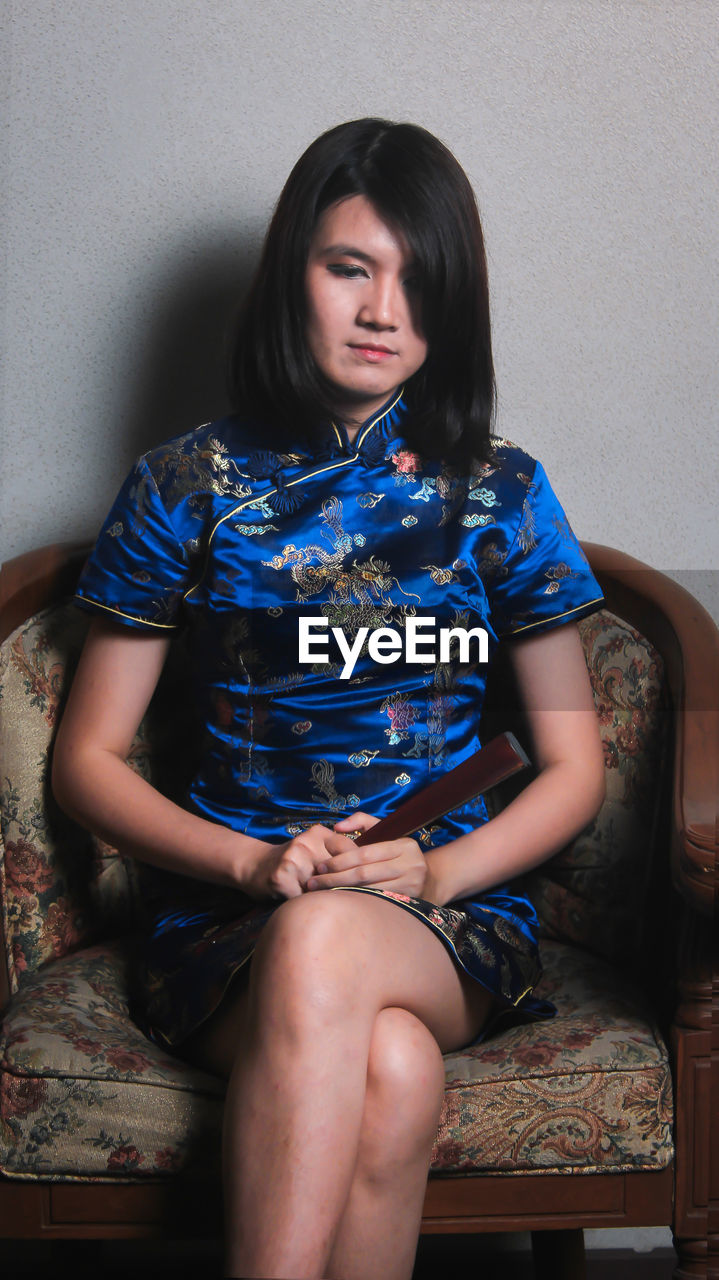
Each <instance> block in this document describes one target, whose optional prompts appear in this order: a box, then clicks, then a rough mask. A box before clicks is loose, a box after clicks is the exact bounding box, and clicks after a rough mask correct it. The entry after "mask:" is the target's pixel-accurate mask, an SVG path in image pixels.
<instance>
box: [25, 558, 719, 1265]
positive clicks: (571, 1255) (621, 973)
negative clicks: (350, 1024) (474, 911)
mask: <svg viewBox="0 0 719 1280" xmlns="http://www.w3.org/2000/svg"><path fill="white" fill-rule="evenodd" d="M585 550H586V551H587V553H588V555H589V558H590V562H591V564H592V567H593V569H594V572H595V573H596V574H597V576H598V577H599V579H600V582H601V584H602V586H603V589H604V591H605V595H606V601H607V606H606V609H605V610H603V611H602V612H600V613H599V614H596V615H594V616H592V617H590V618H588V619H585V620H584V621H583V622H582V623H581V624H580V629H581V633H582V638H583V642H584V646H585V652H586V655H587V662H588V666H589V670H590V674H591V677H592V682H593V686H594V692H595V699H596V703H597V712H598V716H599V720H600V725H601V731H602V736H603V740H604V747H605V759H606V765H607V783H608V788H607V800H606V802H605V805H604V807H603V809H602V811H601V813H600V815H599V817H598V818H597V819H596V820H595V822H594V823H592V824H591V825H590V827H589V828H588V829H587V830H586V831H585V832H583V833H582V834H581V835H580V836H579V837H578V838H577V839H576V840H575V841H574V842H573V844H572V846H571V847H570V848H569V849H568V850H565V851H564V852H563V853H562V854H560V855H558V856H557V857H556V858H554V859H552V860H551V862H549V863H547V864H545V866H544V867H542V868H540V869H539V870H538V871H537V872H535V873H533V875H532V876H531V877H530V880H531V884H530V885H529V886H528V887H529V891H530V893H531V894H532V896H533V898H534V901H535V903H536V905H537V908H538V910H539V913H540V917H541V920H542V931H543V934H544V938H545V941H544V945H543V954H544V959H545V976H544V978H543V980H542V988H541V994H542V995H544V996H546V997H548V998H550V999H552V1000H553V1001H554V1002H555V1004H556V1005H557V1007H558V1016H557V1017H556V1018H555V1019H554V1020H552V1021H551V1022H549V1023H546V1024H541V1025H537V1024H533V1025H519V1026H514V1027H512V1028H511V1029H508V1030H505V1031H504V1032H501V1033H499V1034H498V1035H496V1036H495V1037H494V1038H492V1039H490V1040H488V1041H487V1042H486V1043H485V1044H480V1045H476V1046H473V1047H470V1048H468V1049H466V1050H464V1051H462V1052H460V1053H455V1054H449V1055H447V1058H446V1074H447V1091H446V1101H445V1109H444V1112H443V1115H442V1119H441V1123H440V1128H439V1132H438V1135H437V1141H436V1144H435V1150H434V1156H433V1163H432V1170H431V1175H430V1179H429V1182H428V1187H427V1195H426V1201H425V1210H424V1219H423V1231H425V1232H454V1233H457V1232H473V1233H475V1232H484V1231H487V1232H491V1231H517V1230H527V1231H531V1232H532V1238H533V1245H534V1252H535V1266H536V1270H537V1274H538V1275H541V1276H543V1275H547V1276H550V1275H551V1276H552V1277H554V1278H556V1280H560V1278H561V1277H562V1276H567V1277H569V1276H570V1275H571V1276H572V1277H573V1278H574V1277H577V1278H579V1277H581V1276H582V1274H583V1247H582V1237H581V1232H582V1229H583V1228H585V1227H590V1226H591V1227H614V1226H651V1225H662V1224H671V1226H672V1228H673V1231H674V1238H675V1244H676V1248H677V1253H678V1264H677V1269H676V1271H675V1277H676V1278H677V1280H689V1278H690V1277H697V1278H698V1277H702V1278H709V1277H714V1276H716V1275H718V1274H719V1111H718V1108H717V1103H718V1102H719V957H718V955H717V951H718V946H717V931H716V905H717V888H718V886H719V865H718V844H719V831H718V827H717V808H718V804H719V633H718V632H717V629H716V627H715V626H714V624H713V622H712V620H711V618H710V617H709V616H708V614H707V613H706V612H705V611H704V610H703V609H702V608H701V606H700V605H699V604H698V603H697V602H696V601H695V600H694V599H693V598H692V597H691V596H690V595H689V594H688V593H687V592H686V591H684V590H683V589H682V588H681V587H679V586H678V585H677V584H676V583H674V582H672V581H671V580H669V579H668V578H666V577H664V576H663V575H661V574H659V573H657V572H655V571H654V570H651V569H649V568H647V567H646V566H645V565H642V564H641V563H640V562H639V561H637V560H634V559H632V558H631V557H629V556H627V555H624V554H623V553H621V552H618V551H613V550H610V549H608V548H605V547H598V546H587V547H585ZM82 559H83V551H82V548H79V547H77V546H72V545H69V546H54V547H51V548H44V549H42V551H39V552H32V553H29V554H28V555H26V556H20V557H18V558H17V559H16V560H13V561H10V562H9V563H8V564H6V565H5V566H4V568H3V569H2V572H1V573H0V642H1V647H0V834H1V836H2V842H3V845H2V848H0V894H1V896H2V928H3V935H4V937H3V945H2V949H1V951H0V1002H1V1004H2V1007H3V1008H4V1010H5V1018H4V1022H3V1027H2V1037H1V1038H0V1237H2V1236H4V1237H6V1238H10V1237H14V1238H38V1237H43V1238H48V1239H63V1238H64V1239H68V1238H69V1239H73V1238H76V1239H81V1238H83V1239H87V1238H96V1239H103V1238H104V1239H112V1238H121V1237H148V1236H156V1235H165V1236H175V1237H180V1236H182V1235H186V1234H188V1233H191V1234H197V1233H199V1234H201V1233H203V1232H213V1231H215V1230H217V1229H218V1225H219V1223H218V1213H217V1208H216V1205H217V1201H218V1195H217V1176H218V1169H219V1160H218V1156H219V1132H220V1117H221V1110H222V1084H221V1082H220V1081H219V1080H217V1079H215V1078H214V1077H212V1076H210V1075H207V1074H205V1073H203V1072H201V1071H199V1070H197V1069H195V1068H192V1067H190V1066H188V1065H187V1064H185V1063H183V1062H181V1061H180V1060H178V1059H176V1058H174V1057H172V1056H170V1055H169V1054H167V1053H165V1052H163V1051H162V1050H161V1049H159V1048H158V1047H157V1046H155V1045H152V1044H150V1043H149V1042H148V1041H147V1040H145V1039H144V1037H143V1036H142V1035H141V1033H140V1032H139V1031H138V1030H137V1028H136V1027H135V1026H134V1024H133V1023H132V1021H131V1019H130V1016H129V1012H128V1008H129V1003H130V998H131V992H130V990H129V987H128V972H129V961H130V957H131V949H132V945H133V932H134V931H136V929H137V927H138V919H139V916H140V913H141V896H142V893H141V883H140V881H139V880H138V876H137V871H136V868H135V867H134V866H133V865H131V864H128V863H126V862H125V860H124V859H123V858H122V857H120V856H119V855H118V854H117V853H116V851H114V850H112V849H109V848H108V847H107V846H105V845H103V844H102V843H101V842H99V841H97V840H96V839H94V838H93V837H92V836H90V835H89V834H87V833H86V832H83V831H81V830H80V829H79V828H77V827H76V826H74V824H73V823H71V822H70V821H69V820H68V819H67V818H65V817H64V816H63V815H62V814H61V813H60V812H59V810H58V809H57V806H56V805H55V804H54V801H53V799H52V796H51V794H50V791H49V784H48V753H49V752H50V751H51V748H52V738H53V732H54V726H55V724H56V722H57V719H58V715H59V711H60V709H61V706H62V701H63V698H64V696H65V693H66V690H67V687H68V685H69V679H70V676H71V672H72V667H73V664H74V662H75V660H76V657H77V654H78V652H79V648H80V646H81V643H82V638H83V634H84V630H85V627H86V625H87V622H86V620H85V619H84V618H83V617H82V616H81V615H80V613H79V611H77V610H75V609H74V608H73V607H72V606H71V605H70V604H69V603H68V601H67V599H66V597H67V595H68V593H71V591H72V589H73V586H74V582H75V580H76V577H77V574H78V571H79V568H80V565H81V563H82ZM181 658H182V655H181V651H180V650H179V649H178V651H177V653H176V654H175V656H174V659H173V661H172V662H171V663H170V664H169V666H168V670H167V671H166V673H165V675H164V676H163V681H162V683H161V686H160V688H159V689H158V692H157V695H156V697H155V700H154V702H153V705H152V706H151V708H150V711H149V712H148V716H147V717H146V720H145V722H144V723H143V726H141V729H140V731H139V733H138V737H137V739H136V741H135V743H134V745H133V748H132V753H131V764H132V766H133V767H134V768H137V769H139V770H142V771H143V772H145V773H146V774H147V775H148V776H150V777H152V778H153V779H154V780H155V781H156V782H157V784H158V785H160V786H163V787H169V788H172V785H173V772H174V770H173V764H172V762H173V758H174V755H175V754H176V750H177V745H178V743H179V744H180V746H181V744H182V739H183V734H185V735H187V733H188V729H187V727H186V726H185V725H184V723H183V712H182V709H183V706H184V701H185V699H184V695H183V682H184V676H183V670H182V660H181ZM181 695H183V696H181ZM516 714H517V713H516V707H515V703H514V701H513V696H512V690H511V687H510V685H509V682H508V679H507V677H506V675H503V674H502V673H501V672H498V673H497V676H496V678H495V679H494V685H493V689H492V694H491V698H490V700H489V707H488V712H487V718H488V721H489V722H491V721H492V720H494V722H495V727H499V728H510V727H514V726H516ZM485 736H489V732H487V733H486V734H485ZM519 736H520V738H521V730H520V732H519ZM507 785H509V784H507ZM500 800H501V793H500Z"/></svg>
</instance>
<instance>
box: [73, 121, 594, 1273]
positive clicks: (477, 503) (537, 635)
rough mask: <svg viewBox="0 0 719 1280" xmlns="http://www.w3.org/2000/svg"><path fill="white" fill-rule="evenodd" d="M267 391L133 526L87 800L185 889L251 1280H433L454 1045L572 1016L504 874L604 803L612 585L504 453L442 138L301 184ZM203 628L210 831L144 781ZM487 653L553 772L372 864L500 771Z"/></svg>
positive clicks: (84, 789) (348, 143)
mask: <svg viewBox="0 0 719 1280" xmlns="http://www.w3.org/2000/svg"><path fill="white" fill-rule="evenodd" d="M234 386H235V394H236V404H237V412H236V413H235V414H234V415H232V416H230V417H228V418H226V419H223V420H222V421H220V422H219V423H213V424H209V425H208V426H206V427H202V428H199V430H198V431H196V432H192V433H190V434H189V435H187V436H183V437H181V438H180V439H178V440H173V441H170V442H169V444H167V445H164V446H161V447H160V448H159V449H156V450H154V451H152V452H151V453H150V454H148V455H146V456H145V457H144V458H143V459H141V460H140V461H139V463H138V464H137V466H136V468H135V469H134V471H133V472H132V474H131V476H130V477H129V478H128V481H127V482H126V484H125V486H124V488H123V490H122V491H121V494H120V496H119V498H118V500H117V502H116V504H115V506H114V507H113V510H112V511H111V513H110V516H109V517H108V520H107V522H106V524H105V527H104V529H103V532H102V534H101V537H100V539H99V541H98V545H97V548H96V550H95V552H94V554H93V556H92V557H91V560H90V562H89V564H88V566H87V567H86V570H85V572H84V575H83V578H82V581H81V584H80V587H79V592H78V595H79V599H80V603H81V604H82V605H83V606H84V607H86V608H89V609H91V610H93V611H94V612H95V614H96V619H95V621H94V622H93V625H92V628H91V631H90V634H89V638H88V641H87V646H86V649H85V651H84V654H83V658H82V661H81V664H80V668H79V670H78V673H77V677H76V680H75V684H74V687H73V690H72V695H71V699H70V702H69V704H68V707H67V710H66V713H65V716H64V720H63V723H62V726H61V730H60V734H59V737H58V741H57V747H56V752H55V765H54V785H55V789H56V793H57V795H58V798H59V800H60V802H61V803H62V804H63V806H64V807H65V808H66V809H67V810H68V811H69V812H70V813H72V814H73V815H74V816H75V817H76V818H78V819H79V820H80V821H82V822H84V823H85V824H86V825H88V826H90V827H92V828H93V829H95V830H96V831H97V832H98V833H99V834H100V835H101V836H102V837H103V838H104V839H106V840H108V841H110V842H112V843H113V844H115V845H118V846H119V847H120V848H122V849H123V851H126V852H129V853H132V854H135V855H136V856H137V857H138V858H139V859H140V860H141V861H142V862H143V863H145V864H148V865H147V868H146V870H147V872H148V874H149V876H150V877H151V878H153V877H154V879H152V883H151V885H150V887H149V888H148V891H147V893H148V901H149V904H150V913H151V916H152V930H151V936H150V939H149V941H148V948H147V956H146V968H145V974H144V989H145V994H144V1007H143V1009H141V1010H140V1011H139V1015H138V1016H139V1017H140V1018H141V1019H142V1020H143V1022H144V1025H145V1026H146V1028H147V1030H148V1034H150V1035H151V1036H153V1037H154V1038H155V1039H157V1040H159V1041H160V1042H162V1043H164V1044H168V1045H172V1046H174V1047H176V1049H177V1051H178V1052H180V1053H182V1054H183V1055H185V1056H186V1057H188V1058H189V1059H191V1060H192V1061H195V1062H198V1063H201V1064H202V1065H204V1066H206V1067H209V1068H210V1069H212V1070H215V1071H217V1072H219V1073H222V1074H224V1075H225V1076H227V1078H228V1091H227V1103H226V1111H225V1132H224V1176H225V1217H226V1222H227V1270H228V1274H229V1275H241V1276H247V1277H250V1276H255V1277H257V1276H283V1277H317V1276H326V1277H327V1276H329V1277H333V1278H335V1277H341V1278H342V1280H359V1278H360V1277H369V1276H377V1275H381V1276H385V1277H407V1276H409V1275H410V1274H411V1270H412V1263H413V1258H414V1253H415V1248H416V1241H417V1233H418V1227H419V1220H420V1214H421V1207H422V1201H423V1193H424V1186H425V1180H426V1175H427V1166H428V1161H429V1156H430V1151H431V1147H432V1142H433V1138H434V1135H435V1132H436V1127H437V1122H438V1117H439V1111H440V1106H441V1102H442V1096H443V1081H444V1077H443V1070H442V1057H441V1054H442V1052H446V1051H449V1050H452V1049H457V1048H458V1047H460V1046H462V1045H466V1044H467V1043H469V1042H471V1041H473V1040H474V1039H476V1038H477V1037H478V1036H480V1035H482V1034H484V1033H486V1029H487V1025H488V1022H489V1020H490V1019H494V1018H495V1017H496V1016H498V1015H499V1014H501V1013H502V1012H506V1011H508V1010H509V1011H511V1010H519V1011H520V1012H522V1013H523V1014H525V1015H526V1016H529V1017H532V1016H543V1015H546V1014H548V1013H551V1009H548V1008H547V1006H546V1005H542V1003H541V1002H539V1001H537V1000H535V999H534V998H533V997H532V995H531V990H532V987H533V985H534V983H535V982H536V979H537V977H538V974H539V964H538V959H537V949H536V917H535V916H534V913H533V911H532V908H531V905H530V904H529V903H528V902H527V900H526V899H525V898H524V897H522V896H521V894H519V893H517V892H516V891H515V892H512V891H511V889H508V888H506V887H505V882H506V881H509V880H511V879H513V878H514V877H515V876H517V875H519V874H520V873H521V872H523V871H525V870H527V869H528V868H530V867H532V866H534V865H536V864H537V863H538V862H540V861H542V860H543V859H544V858H546V857H547V856H548V855H549V854H551V853H552V852H553V851H555V850H556V849H558V848H560V847H561V846H562V845H563V844H565V843H566V841H567V840H569V839H570V838H571V837H572V836H573V835H574V834H575V833H576V832H577V831H578V830H579V829H580V828H581V827H582V826H584V825H585V824H586V822H587V821H588V820H589V819H590V818H591V817H592V816H593V814H594V813H595V812H596V810H597V808H598V806H599V804H600V801H601V796H602V792H603V781H602V777H603V774H602V764H601V757H600V750H599V738H598V733H597V728H596V722H595V715H594V709H593V704H592V701H591V696H590V692H589V687H588V680H587V675H586V669H585V664H584V659H583V654H582V650H581V647H580V644H579V639H578V636H577V632H576V628H575V627H574V626H573V625H572V622H573V621H574V620H576V618H578V617H579V616H581V615H582V614H583V613H586V612H590V611H591V610H592V609H594V608H596V607H597V605H598V603H599V597H600V593H599V590H598V588H597V585H596V583H595V582H594V579H593V578H592V576H591V574H590V572H589V570H588V567H587V565H586V561H585V560H584V557H583V556H582V554H581V551H580V550H579V548H578V545H577V543H576V540H575V539H574V536H573V534H572V533H571V530H570V529H569V527H568V524H567V521H566V518H565V517H564V515H563V512H562V510H561V508H560V507H559V505H558V503H557V501H556V499H555V498H554V495H553V493H552V491H551V489H550V488H549V485H548V482H547V480H546V477H545V476H544V473H543V472H542V470H541V467H539V465H538V464H536V463H535V462H534V461H533V460H532V459H531V458H529V457H528V456H527V455H526V454H524V453H522V452H521V450H519V449H516V448H515V447H514V446H511V445H509V444H508V443H507V442H506V441H502V440H491V439H490V420H491V414H492V407H493V400H494V381H493V367H492V355H491V342H490V329H489V304H488V294H487V281H486V268H485V257H484V247H483V241H482V233H481V228H480V223H479V217H478V214H477V209H476V204H475V201H474V196H473V194H472V191H471V188H470V186H469V183H468V181H467V179H466V177H465V175H464V173H463V172H462V170H461V168H460V167H459V165H458V164H457V162H456V160H454V158H453V157H452V156H451V154H450V153H449V152H448V151H447V150H446V148H445V147H444V146H443V145H442V144H441V143H440V142H438V141H437V140H436V139H435V138H433V137H432V136H431V135H430V134H428V133H426V132H425V131H424V130H422V129H419V128H417V127H415V126H411V125H393V124H389V123H388V122H386V121H381V120H372V119H368V120H359V121H354V122H351V123H349V124H345V125H341V126H339V127H338V128H336V129H333V130H330V131H329V132H328V133H327V134H324V135H323V136H322V137H320V138H319V139H317V140H316V142H315V143H313V144H312V146H311V147H310V148H309V150H308V151H307V152H306V153H305V155H304V156H303V157H302V158H301V159H300V161H299V162H298V164H297V165H296V166H295V169H294V170H293V172H292V174H291V175H290V178H289V180H288V183H287V185H286V187H285V189H284V191H283V193H282V196H281V198H280V201H279V204H278V207H277V210H276V212H275V215H274V218H273V221H272V224H271V226H270V229H269V232H268V236H267V240H266V244H265V248H264V252H263V256H262V260H261V263H260V266H259V269H258V272H257V275H256V278H255V281H254V284H253V285H252V288H251V290H250V293H249V296H248V299H247V302H246V304H245V308H244V312H243V316H242V320H241V324H240V332H239V338H238V343H237V349H236V355H235V361H234ZM180 624H182V625H183V626H184V627H185V628H186V630H187V634H188V637H189V639H188V643H189V645H190V651H191V658H192V661H193V669H194V675H195V694H196V701H197V707H198V712H199V715H200V717H201V720H202V725H203V732H204V737H203V740H202V744H201V750H200V760H199V763H198V764H197V767H196V769H195V772H194V776H193V779H192V782H191V785H190V787H189V791H188V793H187V796H186V797H185V799H184V801H183V803H182V805H178V804H176V803H174V802H173V801H171V800H170V799H167V798H165V797H164V796H162V795H160V794H159V792H157V791H156V790H154V789H153V788H152V787H151V786H150V785H149V784H148V783H147V782H145V781H144V780H143V779H141V778H140V777H138V776H136V775H135V774H134V773H132V772H131V771H130V770H129V769H128V767H127V765H126V763H125V759H126V756H127V753H128V749H129V746H130V743H131V741H132V738H133V735H134V733H135V730H136V728H137V725H138V723H139V721H140V719H141V717H142V715H143V713H144V711H145V708H146V706H147V704H148V702H149V700H150V697H151V695H152V693H153V690H154V688H155V685H156V683H157V680H158V678H159V675H160V672H161V670H162V667H163V663H164V661H165V657H166V654H167V650H168V646H169V642H170V637H171V635H172V633H173V630H175V629H176V628H177V627H178V626H179V625H180ZM410 624H411V625H410ZM418 626H422V627H428V628H429V630H428V631H425V632H424V633H423V640H424V642H425V643H424V647H422V645H418V644H416V645H415V648H416V650H417V651H416V652H415V653H414V654H412V653H410V652H408V651H407V648H406V645H405V647H404V648H402V642H401V637H402V634H404V636H405V639H406V640H407V642H409V636H410V632H411V631H412V628H413V627H414V629H415V632H416V630H417V627H418ZM362 628H364V631H363V630H362ZM432 628H434V630H432ZM452 628H454V629H459V630H462V629H464V630H465V631H472V629H476V630H478V631H480V632H483V633H484V635H485V638H486V641H487V644H488V648H489V651H490V657H491V655H492V654H493V653H494V652H495V651H496V648H497V645H498V643H499V640H500V638H502V639H504V638H505V637H507V638H509V639H508V645H509V650H510V656H511V661H512V664H513V668H514V671H515V673H516V677H517V680H518V684H519V688H520V691H521V694H522V696H523V699H524V703H525V707H526V711H527V715H528V717H529V723H530V727H531V734H532V740H533V741H532V751H533V755H534V759H535V762H536V763H537V765H538V775H537V777H536V778H535V780H534V781H532V782H531V784H530V785H529V786H528V787H527V788H526V789H525V790H524V792H523V793H522V794H521V795H520V796H519V798H518V799H516V800H515V801H514V802H513V803H512V804H510V805H509V806H508V807H507V808H506V809H505V810H504V812H502V813H501V815H499V816H498V817H496V818H495V819H494V820H493V821H492V822H487V820H486V811H485V810H484V807H483V805H482V803H481V802H478V803H475V804H473V805H468V806H465V807H464V808H463V809H461V810H458V811H455V812H454V813H451V814H449V815H447V816H446V817H445V818H443V819H442V820H441V821H439V822H437V823H434V824H433V825H432V826H431V827H429V828H426V829H423V830H421V831H418V832H416V833H415V836H416V838H415V839H410V838H407V839H401V840H393V841H382V842H378V843H376V844H374V845H370V846H367V847H361V848H357V847H356V846H355V844H354V843H353V839H352V835H353V834H354V833H355V832H356V831H358V830H365V829H366V828H368V827H369V826H371V825H372V824H373V823H374V822H375V821H376V820H377V819H379V818H381V817H382V816H384V815H385V814H386V813H388V812H390V811H391V810H392V809H393V808H394V807H395V806H396V805H397V804H398V803H399V802H400V801H401V800H403V799H405V798H406V797H407V796H408V795H410V794H412V793H414V792H415V791H418V790H420V789H421V788H422V787H423V786H425V785H426V784H427V782H428V781H431V780H434V779H435V778H436V777H438V776H440V775H441V774H442V773H443V772H445V771H446V770H448V769H450V768H452V767H453V766H454V765H455V764H457V763H458V762H459V761H461V760H463V759H465V758H466V757H467V756H468V755H469V754H471V753H472V752H473V751H474V750H476V748H477V745H478V739H477V729H478V719H479V711H480V708H481V702H482V697H483V693H484V686H485V678H486V661H483V660H482V658H481V656H478V655H477V653H476V652H469V651H468V650H467V651H464V652H462V651H458V649H457V647H456V646H455V648H454V650H451V651H450V652H449V653H447V652H446V651H445V650H441V651H438V640H437V636H438V634H439V632H440V631H441V630H442V629H444V630H445V631H448V630H449V629H452ZM398 635H399V636H400V643H399V649H398V642H397V636H398ZM310 636H311V637H312V642H311V643H310V639H309V637H310ZM330 637H331V639H330ZM393 637H394V638H393ZM428 641H429V644H428V643H427V642H428ZM399 650H401V652H400V651H399ZM347 655H350V657H349V658H348V656H347ZM329 889H335V890H339V889H341V890H343V891H342V892H332V893H328V892H327V890H329ZM448 904H451V905H448ZM250 958H251V963H248V961H250Z"/></svg>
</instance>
